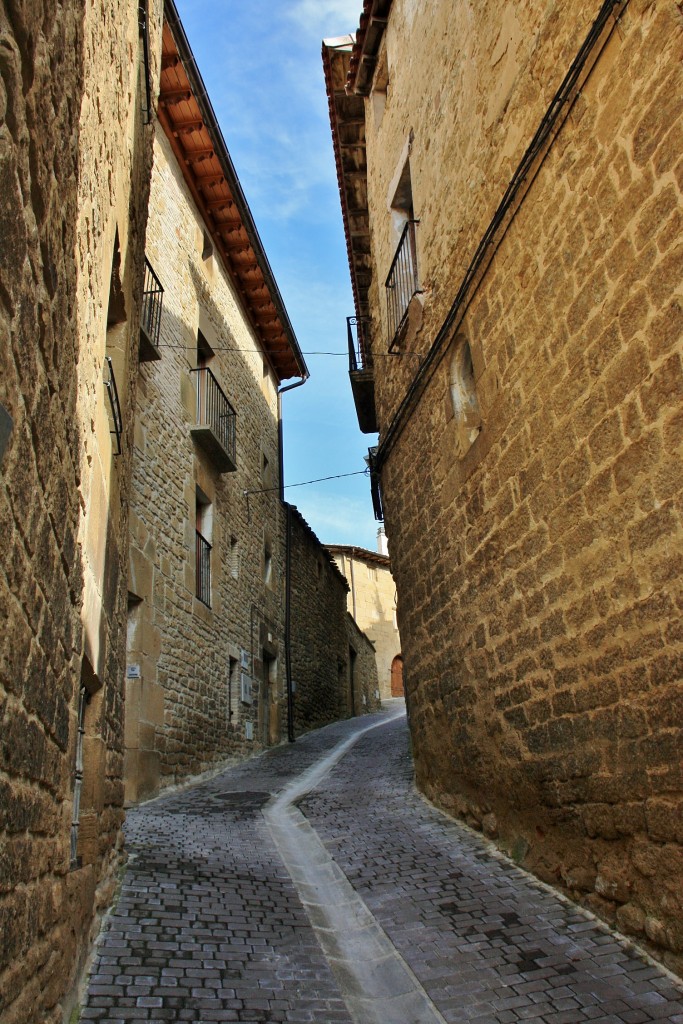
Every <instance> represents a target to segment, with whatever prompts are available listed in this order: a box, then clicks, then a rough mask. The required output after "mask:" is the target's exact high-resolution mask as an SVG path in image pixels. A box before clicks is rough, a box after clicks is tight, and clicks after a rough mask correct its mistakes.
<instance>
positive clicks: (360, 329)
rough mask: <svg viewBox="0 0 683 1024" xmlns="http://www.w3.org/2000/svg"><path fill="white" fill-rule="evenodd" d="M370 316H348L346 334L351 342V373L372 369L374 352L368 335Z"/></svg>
mask: <svg viewBox="0 0 683 1024" xmlns="http://www.w3.org/2000/svg"><path fill="white" fill-rule="evenodd" d="M369 324H370V320H369V318H368V317H358V316H347V318H346V335H347V339H348V343H349V373H356V372H358V371H359V370H361V371H362V370H371V369H372V353H371V352H370V350H369V348H368V339H367V336H366V331H367V328H368V327H369Z"/></svg>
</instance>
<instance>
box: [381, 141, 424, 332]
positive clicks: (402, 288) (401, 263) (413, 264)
mask: <svg viewBox="0 0 683 1024" xmlns="http://www.w3.org/2000/svg"><path fill="white" fill-rule="evenodd" d="M390 206H391V220H392V225H393V229H394V235H395V237H396V238H397V246H396V252H395V255H394V258H393V260H392V263H391V267H390V269H389V274H388V276H387V279H386V281H385V287H386V295H387V323H388V335H389V350H390V351H392V350H393V349H394V348H395V347H396V345H397V344H398V343H399V341H400V339H401V337H402V335H403V333H404V332H405V328H406V327H407V323H408V307H409V306H410V300H411V299H412V297H413V296H414V295H416V294H417V293H418V292H419V291H420V285H419V280H418V274H417V239H416V235H415V228H416V225H417V221H416V220H415V213H414V210H413V187H412V181H411V177H410V162H409V161H408V160H406V162H405V164H404V166H403V170H402V171H401V174H400V175H399V179H398V183H397V185H396V190H395V192H394V196H393V199H392V200H391V204H390Z"/></svg>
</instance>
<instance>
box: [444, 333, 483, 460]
mask: <svg viewBox="0 0 683 1024" xmlns="http://www.w3.org/2000/svg"><path fill="white" fill-rule="evenodd" d="M450 392H451V402H452V405H453V414H454V416H455V428H456V444H457V451H458V454H459V455H460V456H463V455H465V453H466V452H467V451H469V449H470V448H471V446H472V445H473V444H474V442H475V441H476V439H477V437H478V436H479V433H480V431H481V427H482V423H481V411H480V409H479V399H478V398H477V389H476V384H475V379H474V365H473V363H472V352H471V350H470V345H469V342H468V341H467V339H466V338H464V337H462V336H461V337H459V338H457V339H456V343H455V347H454V350H453V355H452V357H451V366H450Z"/></svg>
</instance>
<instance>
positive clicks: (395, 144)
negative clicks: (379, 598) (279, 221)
mask: <svg viewBox="0 0 683 1024" xmlns="http://www.w3.org/2000/svg"><path fill="white" fill-rule="evenodd" d="M681 40H682V34H681V14H680V10H679V7H678V6H677V5H676V4H675V3H670V2H665V3H661V4H654V5H653V4H639V3H635V2H631V3H620V2H617V0H614V2H612V0H606V2H604V3H589V2H588V0H578V2H577V3H572V4H559V5H558V4H553V5H543V4H541V5H539V4H524V3H520V2H513V3H509V4H505V5H503V7H501V5H500V4H496V3H492V2H488V0H485V2H482V3H478V4H474V5H472V4H470V5H466V4H460V3H452V2H448V0H437V2H435V3H432V4H429V5H420V4H416V3H414V0H393V2H392V0H365V2H364V4H363V12H362V15H361V21H360V27H359V30H358V32H357V34H356V35H355V36H354V37H342V38H339V39H335V40H329V41H327V42H326V43H325V44H324V45H323V63H324V68H325V76H326V83H327V91H328V98H329V104H330V117H331V127H332V136H333V142H334V150H335V157H336V163H337V171H338V176H339V185H340V196H341V204H342V212H343V217H344V224H345V229H346V240H347V248H348V255H349V261H350V268H351V279H352V284H353V293H354V299H355V304H356V308H355V311H354V312H355V315H354V316H353V317H351V318H349V324H348V326H349V341H350V374H351V382H352V388H353V393H354V398H355V401H356V407H357V411H358V416H359V423H360V425H361V428H362V429H363V430H365V431H368V432H370V431H373V430H375V429H378V430H379V445H378V447H377V448H376V449H374V450H372V451H371V452H370V456H369V458H370V468H371V483H372V491H373V498H374V504H375V510H376V513H377V515H378V516H380V517H382V516H384V517H385V520H386V529H387V535H388V537H389V542H390V547H391V558H392V571H393V573H394V577H395V579H396V584H397V587H398V594H399V603H398V616H399V625H400V629H401V639H402V643H403V654H404V656H405V660H406V684H407V685H406V691H407V692H406V699H407V702H408V710H409V718H410V726H411V732H412V739H413V750H414V753H415V764H416V772H417V779H418V783H419V785H420V786H421V787H422V788H423V790H424V791H425V792H426V793H427V795H428V796H429V797H430V798H432V799H433V800H435V801H437V802H438V803H440V804H441V805H442V806H443V807H445V808H448V809H451V810H453V811H454V812H456V813H458V814H460V815H461V816H463V817H464V818H465V819H466V820H467V821H468V822H470V823H471V824H473V825H474V826H476V827H479V828H483V829H484V830H485V831H486V832H487V833H488V834H489V835H492V836H496V837H497V838H498V841H499V842H500V843H501V845H502V846H503V847H504V848H505V849H507V850H508V851H511V852H512V853H513V854H514V856H515V857H516V858H518V859H519V860H520V861H521V862H522V863H523V864H525V865H526V866H527V867H528V868H530V869H531V870H534V871H536V872H537V873H538V874H539V875H541V876H542V877H543V878H546V879H547V880H549V881H552V882H554V883H559V884H562V885H564V886H565V887H566V889H567V890H568V891H569V892H571V893H572V894H573V895H574V896H575V897H577V898H579V899H581V900H582V902H584V903H585V904H586V905H588V906H589V907H591V908H592V909H594V910H595V911H596V912H598V913H599V914H602V915H603V916H605V917H607V918H608V919H610V920H612V921H616V923H617V924H618V926H619V927H620V928H621V929H622V930H624V931H627V932H629V933H631V934H634V935H637V936H638V937H639V938H640V939H641V940H644V941H647V942H650V943H651V944H653V947H656V948H657V950H658V953H659V955H660V956H662V957H664V958H665V959H667V962H669V963H671V964H672V965H674V966H676V967H677V968H678V969H680V968H681V965H682V964H683V925H682V921H683V915H682V907H681V895H680V894H681V892H682V891H683V851H682V849H681V842H682V841H683V833H682V832H681V824H680V822H681V809H682V807H683V803H682V801H683V779H682V778H681V752H682V750H683V748H682V746H681V744H682V740H683V733H682V732H681V722H682V720H683V719H682V714H681V711H682V707H683V705H682V703H681V701H682V699H683V691H682V690H681V664H682V659H683V633H682V632H681V628H680V621H681V619H680V613H681V606H682V602H683V596H682V591H681V579H682V578H683V575H682V569H683V526H682V519H681V496H682V494H683V460H682V459H681V437H682V433H681V399H682V397H683V370H682V363H681V357H682V355H683V321H682V318H681V292H680V284H681V206H682V204H681V186H682V181H681V162H680V161H681V147H680V140H681V123H682V120H681V114H682V110H683V77H682V75H683V72H682V70H681V67H682V65H681Z"/></svg>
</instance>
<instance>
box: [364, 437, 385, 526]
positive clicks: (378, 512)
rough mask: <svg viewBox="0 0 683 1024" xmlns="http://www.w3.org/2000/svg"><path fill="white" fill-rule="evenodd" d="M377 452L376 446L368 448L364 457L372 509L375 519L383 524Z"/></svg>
mask: <svg viewBox="0 0 683 1024" xmlns="http://www.w3.org/2000/svg"><path fill="white" fill-rule="evenodd" d="M378 450H379V449H378V446H377V445H375V447H374V448H368V454H367V455H366V457H365V461H366V463H367V466H368V471H369V473H370V495H371V497H372V508H373V511H374V513H375V519H376V520H377V521H378V522H380V523H382V522H384V503H383V501H382V481H381V479H380V473H379V468H378V466H377V452H378Z"/></svg>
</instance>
